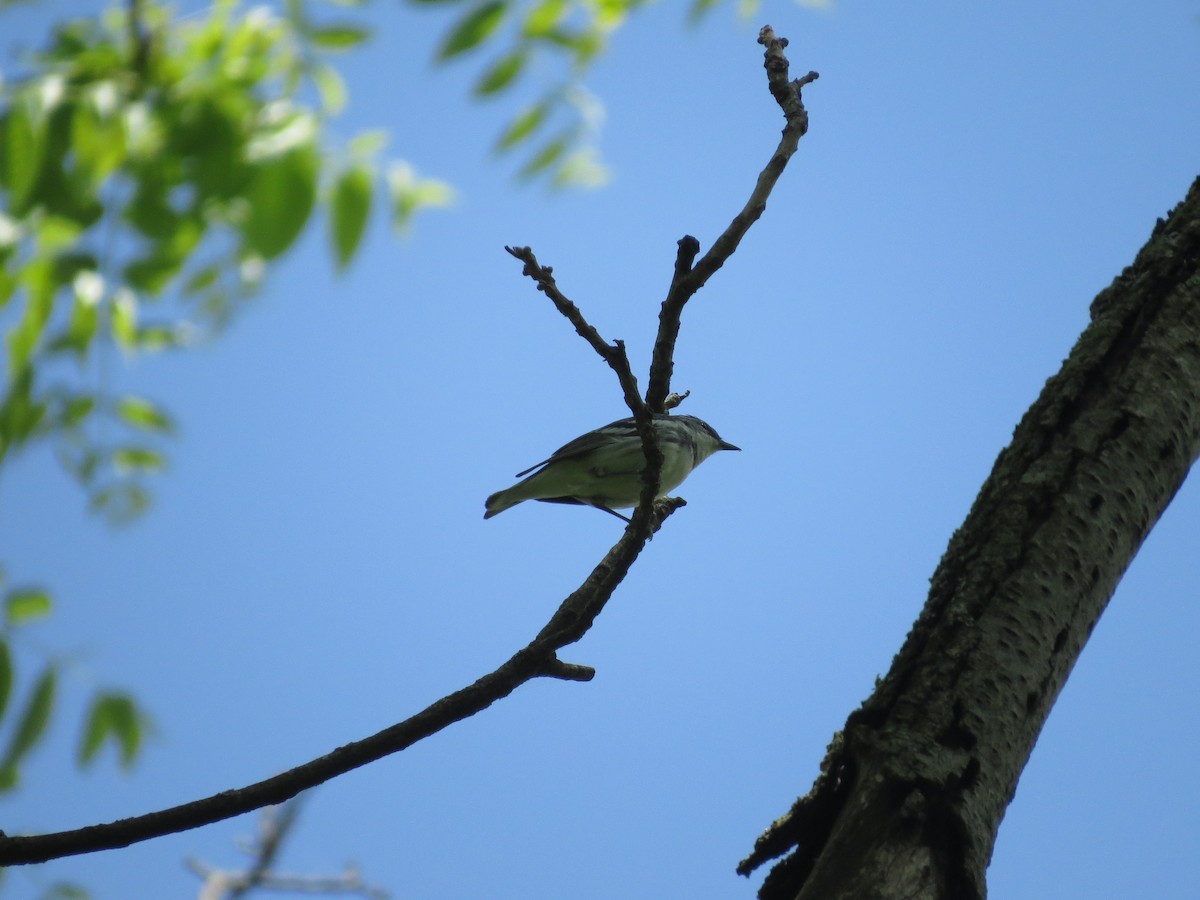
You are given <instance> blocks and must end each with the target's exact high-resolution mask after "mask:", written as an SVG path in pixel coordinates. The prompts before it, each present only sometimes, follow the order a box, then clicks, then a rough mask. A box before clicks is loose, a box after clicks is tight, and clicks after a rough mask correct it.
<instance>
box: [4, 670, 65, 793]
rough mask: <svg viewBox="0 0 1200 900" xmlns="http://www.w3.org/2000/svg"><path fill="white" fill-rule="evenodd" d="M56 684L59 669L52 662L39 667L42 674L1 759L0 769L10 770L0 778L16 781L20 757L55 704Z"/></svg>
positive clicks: (36, 738) (47, 720)
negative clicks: (44, 666)
mask: <svg viewBox="0 0 1200 900" xmlns="http://www.w3.org/2000/svg"><path fill="white" fill-rule="evenodd" d="M57 687H58V670H57V669H55V667H54V666H53V665H48V666H46V668H45V669H44V670H43V671H42V674H41V677H39V678H38V680H37V683H36V684H35V685H34V688H33V691H32V692H31V693H30V695H29V700H28V701H27V702H26V704H25V709H24V710H23V711H22V712H21V716H20V718H19V720H18V724H17V728H16V731H15V732H13V736H12V739H11V740H10V741H9V745H8V750H7V751H5V754H4V759H3V762H0V770H3V771H4V772H5V773H11V774H5V775H0V781H4V782H7V781H8V780H9V778H11V779H12V782H13V783H14V784H15V783H16V775H17V772H18V769H19V767H20V764H21V760H23V759H24V758H25V756H26V755H27V754H28V753H29V751H30V750H32V749H33V748H34V747H35V746H37V743H38V741H40V740H41V739H42V735H43V734H45V732H46V726H47V725H48V724H49V723H50V712H51V710H52V709H53V708H54V694H55V691H56V689H57Z"/></svg>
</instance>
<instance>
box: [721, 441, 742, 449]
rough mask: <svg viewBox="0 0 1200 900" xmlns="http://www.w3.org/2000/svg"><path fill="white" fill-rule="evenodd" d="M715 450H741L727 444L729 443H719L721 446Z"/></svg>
mask: <svg viewBox="0 0 1200 900" xmlns="http://www.w3.org/2000/svg"><path fill="white" fill-rule="evenodd" d="M717 449H718V450H741V449H742V448H741V447H735V446H733V444H731V443H729V441H721V445H720V446H719V447H717Z"/></svg>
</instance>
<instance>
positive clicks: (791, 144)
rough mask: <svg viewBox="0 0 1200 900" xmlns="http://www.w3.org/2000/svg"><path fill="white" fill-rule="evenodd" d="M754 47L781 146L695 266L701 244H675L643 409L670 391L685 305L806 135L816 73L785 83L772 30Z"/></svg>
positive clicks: (742, 231) (762, 205)
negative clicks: (806, 99) (779, 118)
mask: <svg viewBox="0 0 1200 900" xmlns="http://www.w3.org/2000/svg"><path fill="white" fill-rule="evenodd" d="M758 42H759V43H760V44H762V45H763V47H765V48H766V49H765V51H764V53H763V56H764V62H763V66H764V67H765V68H766V70H767V83H768V86H769V87H770V90H771V96H773V97H774V98H775V100H776V102H777V103H778V104H779V107H780V109H782V110H783V115H784V119H785V120H786V123H787V124H786V125H785V126H784V129H783V135H782V136H781V137H780V139H779V146H778V147H776V148H775V152H774V153H773V154H772V155H771V159H770V161H768V162H767V165H766V167H765V168H764V169H763V170H762V172H760V173H759V175H758V181H757V182H755V185H754V190H753V191H751V192H750V199H749V200H747V201H746V205H745V206H744V207H742V211H741V212H739V213H738V214H737V215H736V216H734V217H733V221H732V222H730V223H729V227H728V228H726V229H725V231H724V232H723V233H722V234H721V236H720V237H718V238H717V239H716V241H714V242H713V245H712V247H710V248H709V250H708V252H707V253H705V254H704V256H702V257H701V258H700V261H699V262H697V263H695V265H694V266H693V264H692V261H693V260H694V259H695V258H696V254H697V253H699V251H700V243H699V241H697V240H696V239H695V238H694V237H692V236H691V235H685V236H684V237H683V238H682V239H681V240H680V241H679V252H678V255H677V256H676V258H675V274H674V276H673V277H672V278H671V287H670V289H669V290H668V291H667V298H666V299H665V300H664V301H663V304H662V310H661V312H660V313H659V317H658V337H657V338H656V339H655V341H654V356H653V358H652V360H651V362H650V378H649V381H648V383H647V387H646V405H647V406H649V407H650V409H651V410H653V411H654V412H663V411H664V407H663V404H664V402H665V401H666V398H667V394H668V393H670V390H671V375H672V370H673V369H674V357H675V341H676V340H677V339H678V337H679V319H680V316H681V315H682V314H683V307H684V305H685V304H686V303H687V302H688V300H690V299H691V298H692V296H693V295H695V293H696V291H698V290H700V288H702V287H704V284H705V282H707V281H708V279H709V278H711V277H712V275H713V273H714V272H716V271H717V269H719V268H721V266H723V265H725V261H726V260H727V259H729V257H730V256H732V255H733V252H734V251H735V250H737V248H738V244H739V243H741V240H742V238H743V237H745V235H746V232H747V231H748V230H749V229H750V226H751V225H753V224H754V223H755V222H756V221H758V218H759V217H760V216H761V215H762V214H763V210H765V209H766V208H767V198H768V197H769V196H770V195H771V191H772V189H774V187H775V182H777V181H778V180H779V176H780V175H782V174H783V170H784V169H785V168H786V167H787V164H788V160H790V159H791V158H792V155H793V154H794V153H795V152H796V147H797V146H798V145H799V143H800V138H802V137H804V134H805V132H807V131H808V112H807V111H806V110H805V109H804V103H803V101H802V99H801V97H800V91H801V89H802V88H803V87H804V86H805V85H807V84H811V83H812V82H814V81H816V80H817V78H818V77H819V76H818V75H817V73H816V72H809V73H808V74H807V75H804V76H803V77H801V78H797V79H796V80H794V81H788V61H787V57H786V56H784V54H783V51H784V48H785V47H787V44H788V42H787V38H781V37H776V35H775V31H774V30H773V29H772V28H771V26H770V25H767V26H765V27H764V28H763V29H762V31H760V32H759V34H758Z"/></svg>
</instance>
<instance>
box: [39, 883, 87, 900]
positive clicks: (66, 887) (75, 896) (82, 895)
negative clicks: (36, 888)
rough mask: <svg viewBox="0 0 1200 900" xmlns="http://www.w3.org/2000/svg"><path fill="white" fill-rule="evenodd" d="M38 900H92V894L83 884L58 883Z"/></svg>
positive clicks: (47, 889)
mask: <svg viewBox="0 0 1200 900" xmlns="http://www.w3.org/2000/svg"><path fill="white" fill-rule="evenodd" d="M38 900H92V892H91V891H89V890H88V889H87V888H85V887H84V886H83V885H81V884H72V883H71V882H69V881H56V882H54V884H52V885H50V887H48V888H46V890H44V891H43V892H42V893H41V895H40V896H39V897H38Z"/></svg>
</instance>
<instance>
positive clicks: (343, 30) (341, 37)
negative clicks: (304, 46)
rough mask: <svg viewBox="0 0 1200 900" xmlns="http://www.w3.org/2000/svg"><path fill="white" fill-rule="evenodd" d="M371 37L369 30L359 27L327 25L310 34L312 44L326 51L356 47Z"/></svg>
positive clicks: (315, 29)
mask: <svg viewBox="0 0 1200 900" xmlns="http://www.w3.org/2000/svg"><path fill="white" fill-rule="evenodd" d="M370 36H371V32H370V30H369V29H366V28H360V27H359V26H357V25H327V26H325V27H323V28H314V29H313V30H312V31H311V32H310V33H309V37H311V38H312V42H313V43H314V44H315V45H316V46H318V47H323V48H324V49H326V50H344V49H346V48H348V47H354V46H357V45H358V44H361V43H362V42H363V41H365V40H366V39H367V38H368V37H370Z"/></svg>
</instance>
